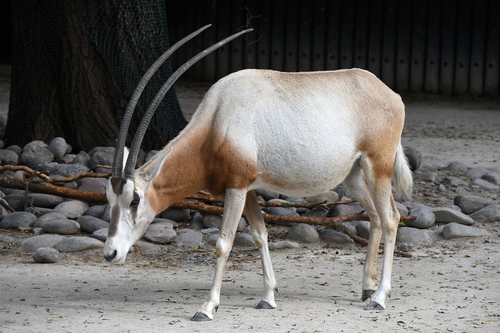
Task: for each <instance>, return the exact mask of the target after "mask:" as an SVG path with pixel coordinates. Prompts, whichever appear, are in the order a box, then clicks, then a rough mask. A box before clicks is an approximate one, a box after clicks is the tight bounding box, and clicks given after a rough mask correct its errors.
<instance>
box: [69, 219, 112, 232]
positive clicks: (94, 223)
mask: <svg viewBox="0 0 500 333" xmlns="http://www.w3.org/2000/svg"><path fill="white" fill-rule="evenodd" d="M76 222H77V223H78V224H79V225H80V230H81V231H84V232H88V233H90V234H91V233H93V232H94V231H96V230H99V229H102V228H108V227H109V223H108V222H106V221H104V220H101V219H100V218H97V217H94V216H91V215H84V216H81V217H79V218H78V220H76Z"/></svg>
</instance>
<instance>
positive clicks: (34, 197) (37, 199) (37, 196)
mask: <svg viewBox="0 0 500 333" xmlns="http://www.w3.org/2000/svg"><path fill="white" fill-rule="evenodd" d="M28 200H31V205H33V206H36V207H44V208H54V207H55V206H57V205H59V204H60V203H61V202H63V201H64V199H63V198H62V197H60V196H57V195H52V194H44V193H30V194H28Z"/></svg>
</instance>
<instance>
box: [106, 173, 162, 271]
mask: <svg viewBox="0 0 500 333" xmlns="http://www.w3.org/2000/svg"><path fill="white" fill-rule="evenodd" d="M106 197H107V199H108V203H109V205H110V208H111V221H110V224H109V231H108V238H107V240H106V243H105V244H104V251H103V254H104V258H106V260H107V261H110V262H113V263H123V262H124V261H125V258H126V257H127V253H128V251H129V249H130V247H131V246H132V245H133V244H134V243H135V242H136V241H137V240H138V239H139V238H141V236H142V235H143V234H144V232H145V231H146V229H147V227H148V225H149V223H150V222H151V221H152V220H153V218H154V216H155V212H154V211H153V210H152V209H151V206H150V205H149V203H148V201H147V200H146V198H145V197H144V191H143V190H141V189H140V188H137V187H136V186H135V184H134V181H133V180H131V179H126V180H123V179H114V180H110V181H109V183H108V185H107V187H106Z"/></svg>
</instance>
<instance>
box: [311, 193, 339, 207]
mask: <svg viewBox="0 0 500 333" xmlns="http://www.w3.org/2000/svg"><path fill="white" fill-rule="evenodd" d="M305 199H306V201H307V202H309V203H311V204H313V205H318V204H321V203H323V202H335V201H338V200H339V195H338V194H337V192H335V191H328V192H326V193H323V194H319V195H315V196H313V197H307V198H305Z"/></svg>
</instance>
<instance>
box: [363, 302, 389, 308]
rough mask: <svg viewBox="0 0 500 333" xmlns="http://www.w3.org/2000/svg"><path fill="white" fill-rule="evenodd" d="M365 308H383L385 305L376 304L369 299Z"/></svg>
mask: <svg viewBox="0 0 500 333" xmlns="http://www.w3.org/2000/svg"><path fill="white" fill-rule="evenodd" d="M365 310H385V307H383V306H382V305H380V304H378V303H377V302H374V301H371V302H370V303H368V304H367V305H366V306H365Z"/></svg>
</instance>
